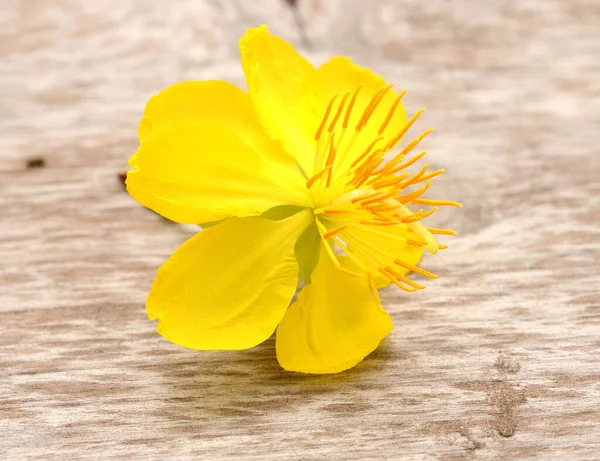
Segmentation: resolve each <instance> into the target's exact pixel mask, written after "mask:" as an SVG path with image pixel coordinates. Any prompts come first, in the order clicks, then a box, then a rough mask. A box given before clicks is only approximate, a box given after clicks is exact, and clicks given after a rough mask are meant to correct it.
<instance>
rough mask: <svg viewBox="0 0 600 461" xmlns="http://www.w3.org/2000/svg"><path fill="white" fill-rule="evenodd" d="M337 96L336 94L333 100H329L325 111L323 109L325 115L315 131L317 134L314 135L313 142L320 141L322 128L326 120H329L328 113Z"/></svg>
mask: <svg viewBox="0 0 600 461" xmlns="http://www.w3.org/2000/svg"><path fill="white" fill-rule="evenodd" d="M337 97H338V95H337V94H336V95H335V96H334V97H333V98H331V99H330V101H329V104H328V105H327V109H325V115H323V118H322V119H321V124H320V125H319V128H318V129H317V133H316V134H315V141H318V140H319V139H321V134H322V133H323V128H325V124H326V123H327V119H328V118H329V113H330V112H331V108H332V107H333V103H334V102H335V100H336V99H337Z"/></svg>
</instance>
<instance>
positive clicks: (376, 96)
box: [356, 84, 394, 131]
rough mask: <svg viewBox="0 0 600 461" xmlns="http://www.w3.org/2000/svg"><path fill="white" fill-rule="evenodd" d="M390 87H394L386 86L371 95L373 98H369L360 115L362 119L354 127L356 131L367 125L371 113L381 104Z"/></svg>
mask: <svg viewBox="0 0 600 461" xmlns="http://www.w3.org/2000/svg"><path fill="white" fill-rule="evenodd" d="M392 86H394V85H392V84H390V85H386V86H384V87H382V88H380V89H379V90H378V91H377V92H376V93H375V94H374V95H373V97H372V98H371V102H370V103H369V104H368V105H367V107H366V108H365V110H364V112H363V114H362V117H361V118H360V120H359V121H358V123H357V125H356V131H361V130H362V129H363V128H364V127H365V126H366V125H367V122H368V121H369V119H370V118H371V115H372V114H373V112H374V111H375V109H376V108H377V106H378V105H379V103H380V102H381V100H382V99H383V97H384V96H385V94H386V93H387V92H388V91H389V90H390V88H391V87H392Z"/></svg>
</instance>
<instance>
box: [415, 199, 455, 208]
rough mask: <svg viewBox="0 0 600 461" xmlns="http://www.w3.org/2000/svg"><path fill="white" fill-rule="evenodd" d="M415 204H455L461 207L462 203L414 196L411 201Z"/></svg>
mask: <svg viewBox="0 0 600 461" xmlns="http://www.w3.org/2000/svg"><path fill="white" fill-rule="evenodd" d="M412 203H415V204H417V205H438V206H455V207H458V208H462V207H463V206H462V204H461V203H458V202H451V201H450V200H430V199H427V198H416V199H414V200H413V201H412Z"/></svg>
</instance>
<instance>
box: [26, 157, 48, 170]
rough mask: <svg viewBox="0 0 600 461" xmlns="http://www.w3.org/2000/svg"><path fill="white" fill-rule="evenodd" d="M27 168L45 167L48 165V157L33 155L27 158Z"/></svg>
mask: <svg viewBox="0 0 600 461" xmlns="http://www.w3.org/2000/svg"><path fill="white" fill-rule="evenodd" d="M26 165H27V168H29V169H34V168H44V167H45V166H46V159H45V158H44V157H31V158H29V159H27V163H26Z"/></svg>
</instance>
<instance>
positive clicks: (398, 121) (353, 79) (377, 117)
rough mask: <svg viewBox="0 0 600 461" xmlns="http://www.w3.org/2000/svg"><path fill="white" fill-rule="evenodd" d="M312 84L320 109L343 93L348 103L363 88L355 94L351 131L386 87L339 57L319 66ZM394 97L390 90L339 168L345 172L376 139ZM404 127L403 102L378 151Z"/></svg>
mask: <svg viewBox="0 0 600 461" xmlns="http://www.w3.org/2000/svg"><path fill="white" fill-rule="evenodd" d="M315 82H316V86H317V91H318V94H319V98H320V100H321V104H322V105H327V104H328V103H329V101H330V100H331V98H333V97H334V96H335V95H339V97H340V98H341V97H343V96H344V95H345V94H346V93H348V94H349V97H348V101H350V100H351V98H352V95H353V94H354V92H355V91H356V89H357V88H358V87H359V86H360V85H364V86H363V87H362V89H361V90H360V91H359V92H358V94H357V97H356V100H355V103H354V106H353V108H352V112H351V115H350V118H349V122H348V126H349V127H352V128H353V127H355V126H356V125H357V123H358V121H359V120H360V118H361V117H362V115H363V112H364V110H365V109H366V108H367V106H368V105H369V104H370V102H371V99H372V98H373V96H374V95H375V94H376V93H377V92H378V91H379V90H380V89H381V88H382V87H384V86H385V85H386V82H385V80H384V79H383V78H382V77H380V76H379V75H377V74H375V73H374V72H372V71H371V70H369V69H367V68H364V67H360V66H358V65H356V64H354V63H353V62H352V60H351V59H349V58H346V57H342V56H337V57H334V58H331V59H330V60H329V61H327V62H326V63H325V64H323V65H322V66H320V67H319V68H318V69H317V70H316V74H315ZM397 97H398V93H397V92H395V91H394V90H391V89H390V90H389V91H388V92H387V93H385V95H384V96H383V98H382V99H381V101H380V102H379V104H378V106H377V108H376V110H375V111H374V112H373V114H372V115H371V117H370V119H369V121H368V123H367V124H366V126H365V127H364V128H363V129H362V131H361V133H360V136H358V137H357V138H355V140H354V142H353V144H352V149H350V151H349V152H348V155H346V157H345V158H344V159H343V161H342V160H339V161H341V162H342V164H340V165H339V166H338V168H343V170H345V169H346V168H347V167H348V166H349V165H350V164H352V162H353V161H354V160H355V159H356V158H358V157H359V156H360V155H361V154H362V153H363V152H364V150H365V148H366V147H367V146H368V145H369V144H370V143H371V142H372V141H374V140H375V139H376V138H377V137H378V136H379V133H378V130H379V128H380V127H381V126H382V124H383V123H384V121H385V120H386V117H387V115H388V112H390V109H392V106H393V105H394V103H395V101H396V99H397ZM338 100H339V98H338ZM405 125H406V112H405V110H404V106H403V104H402V102H400V103H398V105H397V107H396V108H395V111H394V112H393V116H392V117H391V118H390V120H389V123H388V124H387V126H386V127H385V129H384V130H383V132H382V134H381V136H383V137H384V139H383V140H382V141H381V144H379V147H383V146H384V145H385V144H386V143H387V142H388V141H389V140H390V139H391V138H392V137H393V136H395V135H396V134H398V132H399V131H400V130H401V129H402V127H404V126H405Z"/></svg>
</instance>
